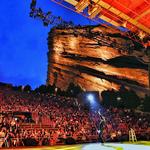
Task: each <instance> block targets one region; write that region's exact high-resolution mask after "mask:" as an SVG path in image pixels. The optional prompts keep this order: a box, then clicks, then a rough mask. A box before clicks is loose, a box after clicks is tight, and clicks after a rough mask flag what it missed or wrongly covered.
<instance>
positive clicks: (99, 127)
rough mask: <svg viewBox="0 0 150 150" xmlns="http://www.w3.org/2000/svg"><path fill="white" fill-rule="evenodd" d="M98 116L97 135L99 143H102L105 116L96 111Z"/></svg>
mask: <svg viewBox="0 0 150 150" xmlns="http://www.w3.org/2000/svg"><path fill="white" fill-rule="evenodd" d="M98 114H99V117H100V122H99V124H98V131H97V132H98V137H99V141H100V142H101V143H104V139H103V130H104V127H105V124H106V120H105V117H104V116H103V115H102V114H101V113H100V111H98Z"/></svg>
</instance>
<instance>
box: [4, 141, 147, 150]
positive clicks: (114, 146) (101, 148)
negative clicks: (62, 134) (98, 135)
mask: <svg viewBox="0 0 150 150" xmlns="http://www.w3.org/2000/svg"><path fill="white" fill-rule="evenodd" d="M10 149H14V150H150V141H149V142H138V143H135V144H129V143H124V144H121V143H105V144H101V143H92V144H83V145H70V146H69V145H67V146H49V147H36V148H35V147H30V148H9V150H10ZM5 150H8V149H5Z"/></svg>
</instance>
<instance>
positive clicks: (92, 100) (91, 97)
mask: <svg viewBox="0 0 150 150" xmlns="http://www.w3.org/2000/svg"><path fill="white" fill-rule="evenodd" d="M87 99H88V100H89V101H90V103H93V102H94V95H93V94H88V95H87Z"/></svg>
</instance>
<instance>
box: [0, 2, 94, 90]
mask: <svg viewBox="0 0 150 150" xmlns="http://www.w3.org/2000/svg"><path fill="white" fill-rule="evenodd" d="M30 2H31V0H1V5H0V82H5V83H12V84H13V85H26V84H30V85H31V86H32V88H35V87H37V86H39V85H41V84H45V82H46V76H47V52H48V47H47V36H48V32H49V31H50V28H51V27H50V26H49V27H44V26H43V24H42V22H41V21H40V20H35V19H32V18H30V17H29V12H30ZM37 7H41V8H42V9H43V10H44V11H45V12H47V11H48V10H50V11H52V13H53V14H54V15H58V16H61V17H62V18H63V19H64V20H66V21H70V20H72V21H73V22H74V23H75V24H81V25H83V24H90V23H91V22H90V21H89V20H88V19H86V18H84V17H82V16H80V15H78V14H75V13H74V12H71V11H69V10H67V9H65V8H63V7H60V6H58V5H56V4H55V3H53V2H51V1H50V0H37Z"/></svg>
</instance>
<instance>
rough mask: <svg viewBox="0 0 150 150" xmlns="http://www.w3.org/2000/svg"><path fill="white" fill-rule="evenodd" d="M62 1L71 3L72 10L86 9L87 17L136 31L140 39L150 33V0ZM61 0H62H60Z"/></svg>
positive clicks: (81, 11) (82, 10) (80, 10)
mask: <svg viewBox="0 0 150 150" xmlns="http://www.w3.org/2000/svg"><path fill="white" fill-rule="evenodd" d="M52 1H56V0H52ZM64 1H65V2H67V3H69V4H70V5H73V6H74V11H76V12H78V13H83V12H84V13H85V12H86V11H87V16H88V17H89V18H91V19H95V18H97V17H98V18H100V19H102V20H104V21H106V22H108V23H110V24H112V25H114V26H116V27H125V28H127V29H129V30H130V31H133V32H135V33H137V34H138V35H139V36H140V37H141V39H143V38H144V37H145V36H149V35H150V0H64ZM62 2H63V0H61V3H62ZM67 7H68V6H67ZM71 9H72V8H71Z"/></svg>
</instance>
